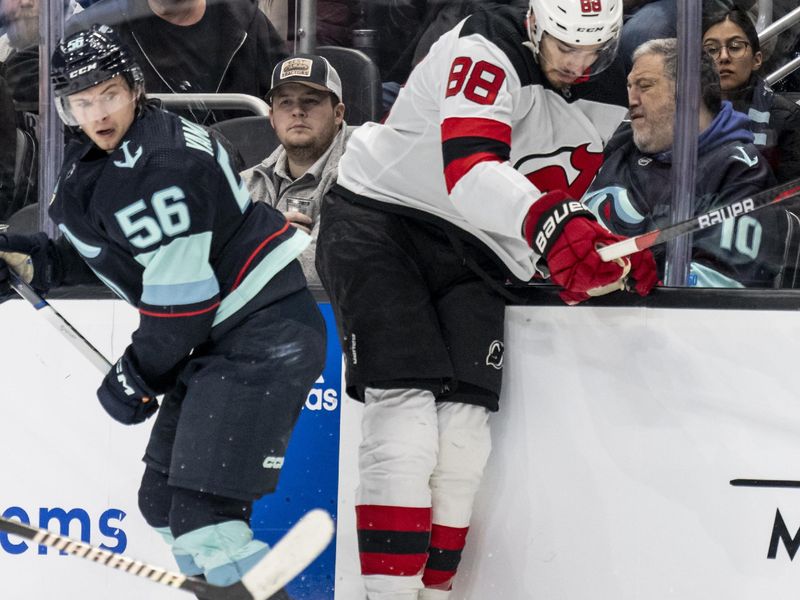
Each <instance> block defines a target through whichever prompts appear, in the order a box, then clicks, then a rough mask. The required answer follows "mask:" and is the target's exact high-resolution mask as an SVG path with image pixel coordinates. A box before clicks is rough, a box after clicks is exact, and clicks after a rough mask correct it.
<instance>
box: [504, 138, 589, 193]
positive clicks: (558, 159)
mask: <svg viewBox="0 0 800 600" xmlns="http://www.w3.org/2000/svg"><path fill="white" fill-rule="evenodd" d="M543 159H549V160H548V162H551V163H556V164H549V165H547V166H544V167H541V168H539V169H537V170H535V171H532V172H530V173H526V172H525V164H526V163H529V162H533V163H534V164H538V163H541V162H543ZM565 162H568V164H569V166H570V167H571V168H572V170H573V172H575V173H577V175H574V176H573V177H572V181H570V174H568V173H567V170H566V169H565V168H564V166H562V165H561V164H558V163H565ZM602 164H603V153H602V152H591V151H589V144H583V145H582V146H578V147H577V148H571V147H562V148H559V149H558V150H556V151H555V152H552V153H550V154H546V155H541V154H539V155H536V154H529V155H528V156H525V157H523V158H522V159H520V160H519V161H517V164H516V165H514V168H515V169H517V170H519V171H520V172H522V173H523V174H524V175H525V177H527V178H528V180H529V181H530V182H531V183H532V184H533V185H535V186H536V187H537V188H539V189H540V190H541V191H543V192H552V191H553V190H564V191H565V192H566V193H567V194H569V195H570V196H571V197H572V198H578V199H580V197H581V196H583V194H584V193H585V192H586V190H587V189H588V188H589V184H590V183H592V180H593V179H594V176H595V175H596V174H597V171H598V170H599V169H600V166H601V165H602Z"/></svg>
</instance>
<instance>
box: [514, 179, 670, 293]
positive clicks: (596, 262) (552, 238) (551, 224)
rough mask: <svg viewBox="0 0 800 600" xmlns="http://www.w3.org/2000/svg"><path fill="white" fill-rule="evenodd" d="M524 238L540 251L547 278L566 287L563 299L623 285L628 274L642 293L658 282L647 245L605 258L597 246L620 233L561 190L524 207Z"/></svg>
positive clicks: (609, 289)
mask: <svg viewBox="0 0 800 600" xmlns="http://www.w3.org/2000/svg"><path fill="white" fill-rule="evenodd" d="M525 239H526V240H527V241H528V244H529V245H530V246H531V248H533V249H534V250H535V251H536V252H538V253H539V255H541V256H542V257H544V260H545V262H546V264H547V268H548V270H549V271H550V280H551V281H552V282H553V283H555V284H557V285H560V286H561V287H563V288H564V289H563V290H562V291H561V293H560V296H561V298H562V300H564V302H566V303H567V304H577V303H579V302H582V301H584V300H587V299H588V298H590V297H592V296H601V295H603V294H608V293H610V292H613V291H615V290H621V289H625V287H626V278H627V277H628V275H629V274H630V276H631V277H632V278H633V279H634V281H635V283H634V284H633V286H632V289H635V290H636V292H637V293H639V294H640V295H642V296H644V295H646V294H647V293H648V292H649V291H650V290H651V289H652V288H653V286H654V285H656V283H657V282H658V276H657V274H656V267H655V261H654V260H653V256H652V254H651V253H650V252H649V251H648V250H645V251H642V252H637V253H636V254H635V255H633V256H632V257H625V258H623V259H620V260H616V261H611V262H605V261H603V259H602V258H600V255H599V254H598V253H597V248H598V247H599V246H605V245H608V244H613V243H614V242H617V241H619V240H622V239H624V238H623V237H622V236H619V235H615V234H613V233H611V232H610V231H608V230H607V229H606V228H605V227H603V226H602V225H600V224H599V223H598V222H597V221H596V220H595V218H594V215H592V213H590V212H589V211H588V210H587V209H586V207H584V206H583V204H581V203H580V202H578V201H577V200H575V199H573V198H570V197H569V196H568V195H567V194H565V193H564V192H563V191H561V190H554V191H552V192H548V193H547V194H545V195H543V196H542V197H541V198H539V200H537V201H536V202H535V203H534V204H533V205H532V206H531V208H530V209H529V210H528V216H527V217H526V219H525Z"/></svg>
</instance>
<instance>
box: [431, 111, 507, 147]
mask: <svg viewBox="0 0 800 600" xmlns="http://www.w3.org/2000/svg"><path fill="white" fill-rule="evenodd" d="M460 137H481V138H489V139H491V140H496V141H498V142H502V143H503V144H505V145H506V146H510V145H511V125H509V124H508V123H502V122H500V121H495V120H493V119H480V118H476V117H469V118H467V117H464V118H459V117H450V118H448V119H445V120H444V121H442V141H443V142H446V141H447V140H452V139H453V138H460Z"/></svg>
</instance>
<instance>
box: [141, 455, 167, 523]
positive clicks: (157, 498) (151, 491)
mask: <svg viewBox="0 0 800 600" xmlns="http://www.w3.org/2000/svg"><path fill="white" fill-rule="evenodd" d="M172 490H173V488H171V487H170V486H169V484H168V483H167V475H166V473H161V472H159V471H156V470H155V469H152V468H150V467H147V468H146V469H145V470H144V475H142V483H141V484H140V485H139V512H141V513H142V516H143V517H144V520H145V521H146V522H147V524H148V525H150V527H153V528H155V529H162V528H166V527H168V526H169V509H170V505H171V504H172Z"/></svg>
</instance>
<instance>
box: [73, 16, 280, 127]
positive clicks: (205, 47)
mask: <svg viewBox="0 0 800 600" xmlns="http://www.w3.org/2000/svg"><path fill="white" fill-rule="evenodd" d="M206 11H207V15H209V14H211V11H214V13H213V14H214V17H215V20H216V21H217V22H218V23H219V25H220V28H219V30H218V31H215V34H216V36H215V39H214V40H213V44H212V43H211V42H212V40H204V39H198V40H197V48H196V49H197V51H198V52H197V53H198V54H200V55H202V54H203V52H206V53H211V48H215V49H216V52H214V56H213V57H212V56H209V61H208V69H211V68H213V67H217V69H218V72H217V73H213V76H212V80H213V81H214V82H215V84H214V85H212V86H211V89H198V88H197V86H196V85H194V82H187V81H185V79H186V71H187V66H186V63H185V61H186V60H187V57H186V56H185V55H182V54H181V53H180V52H175V51H171V50H170V43H169V40H168V39H166V40H165V39H162V38H161V37H159V35H158V31H157V30H156V28H155V27H154V26H153V23H154V22H155V21H154V20H156V19H159V18H160V17H158V16H156V15H155V14H154V13H153V12H152V10H150V8H149V6H148V4H147V0H101V1H100V2H98V3H97V4H94V5H92V6H91V7H89V8H88V9H86V10H85V11H83V12H81V13H78V14H77V15H75V16H74V17H73V18H71V19H70V20H69V21H68V23H67V33H72V32H74V31H77V30H79V29H83V28H86V27H88V26H90V25H91V24H92V23H104V24H107V25H111V26H112V27H114V29H115V30H116V31H117V32H118V33H119V35H120V37H121V38H122V40H123V41H124V42H125V43H126V44H127V45H128V46H129V47H130V49H131V51H132V52H133V53H134V54H135V56H136V58H137V61H138V63H139V65H140V66H141V67H142V70H143V71H144V78H145V88H146V89H147V92H148V93H169V92H229V93H240V94H250V95H252V96H257V97H259V98H264V96H265V95H266V93H267V91H269V86H270V77H271V75H272V69H273V67H274V66H275V64H277V63H278V62H279V61H280V60H282V59H283V58H285V57H286V56H287V53H286V48H285V45H284V42H283V40H282V39H281V37H280V35H279V34H278V32H277V31H276V30H275V28H274V27H273V26H272V23H270V21H269V19H267V17H266V15H265V14H264V13H263V12H261V11H260V10H259V9H258V7H257V6H256V3H255V2H247V1H244V0H220V1H215V2H208V3H207V7H206ZM204 18H205V17H204ZM157 24H159V23H157ZM187 84H188V86H187ZM232 116H240V115H237V114H236V113H231V112H230V111H214V112H213V113H210V114H208V115H205V114H203V115H197V114H195V115H193V118H194V120H196V121H198V122H201V123H204V124H210V123H212V122H214V121H220V120H223V119H226V118H230V117H232Z"/></svg>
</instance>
